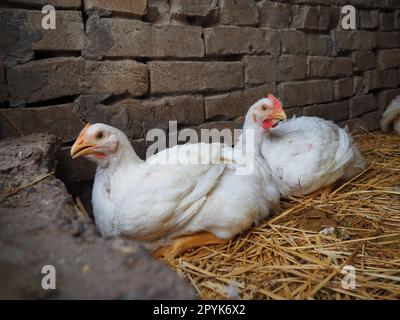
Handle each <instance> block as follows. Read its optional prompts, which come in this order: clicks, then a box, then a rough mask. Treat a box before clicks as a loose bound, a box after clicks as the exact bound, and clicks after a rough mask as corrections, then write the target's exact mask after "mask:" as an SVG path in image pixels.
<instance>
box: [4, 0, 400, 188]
mask: <svg viewBox="0 0 400 320" xmlns="http://www.w3.org/2000/svg"><path fill="white" fill-rule="evenodd" d="M45 4H52V5H54V6H55V7H56V9H57V15H56V17H57V20H56V23H57V29H56V30H44V29H42V27H41V19H42V17H43V15H42V14H41V12H40V10H41V8H42V6H43V5H45ZM346 4H352V5H354V6H355V7H356V9H357V30H354V31H344V30H341V29H340V8H341V6H343V5H346ZM0 30H1V33H0V108H1V109H0V136H1V137H7V136H14V135H20V134H28V133H31V132H35V131H46V132H50V133H54V134H56V135H58V136H60V137H62V139H63V142H64V144H65V147H64V148H63V153H62V155H61V158H60V163H61V164H60V165H61V166H62V168H63V170H62V171H63V172H65V173H66V174H65V175H66V180H68V179H69V180H71V181H76V180H80V179H86V178H89V177H91V175H92V172H91V171H90V170H86V167H85V166H87V162H79V161H77V162H74V163H71V161H70V159H69V156H68V152H69V147H68V145H70V144H71V143H72V141H73V140H74V138H75V137H76V135H77V134H78V132H79V131H80V129H81V128H82V125H83V123H84V122H86V121H89V122H92V123H94V122H106V123H109V124H111V125H113V126H116V127H118V128H120V129H122V130H124V131H125V132H126V133H127V135H128V136H129V138H130V139H131V140H132V142H133V144H134V146H135V147H136V149H137V150H138V153H139V154H141V155H142V156H143V154H144V150H145V147H146V143H145V141H144V137H145V134H146V132H147V131H148V130H149V129H151V128H155V127H157V128H165V130H167V127H168V121H169V120H177V121H178V123H179V129H182V128H185V127H192V128H198V129H199V128H213V127H215V128H218V129H222V128H229V129H233V128H239V127H240V126H241V125H242V121H243V115H244V114H245V113H246V110H247V108H248V107H249V106H250V105H251V104H252V103H253V102H255V101H256V100H258V99H259V98H261V97H263V96H264V95H265V94H266V93H268V92H273V93H275V94H277V95H279V97H280V98H281V99H282V100H283V102H284V104H285V107H286V109H287V110H288V114H289V115H292V114H296V115H302V114H304V115H317V116H320V117H323V118H326V119H331V120H334V121H336V122H338V123H340V124H348V125H349V126H350V127H351V128H353V129H354V128H357V127H360V126H363V127H364V128H366V129H368V130H374V129H377V128H378V123H379V121H378V120H379V116H380V113H381V112H382V110H383V109H384V107H385V106H386V105H387V104H388V102H389V101H390V100H391V99H392V98H393V97H394V96H396V95H398V94H400V71H399V68H400V1H399V0H287V1H283V0H276V1H268V0H261V1H260V0H259V1H256V0H169V1H168V0H134V1H133V0H113V1H107V0H82V1H81V0H53V1H51V0H2V2H1V4H0Z"/></svg>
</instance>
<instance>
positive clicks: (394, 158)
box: [172, 133, 400, 299]
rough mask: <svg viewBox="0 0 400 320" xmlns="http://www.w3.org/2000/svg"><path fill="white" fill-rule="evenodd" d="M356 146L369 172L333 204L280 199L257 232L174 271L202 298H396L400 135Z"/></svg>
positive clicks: (190, 258)
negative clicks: (278, 209)
mask: <svg viewBox="0 0 400 320" xmlns="http://www.w3.org/2000/svg"><path fill="white" fill-rule="evenodd" d="M356 142H357V144H358V145H359V147H360V149H361V151H362V153H363V154H364V156H365V157H366V159H367V161H368V162H369V163H368V169H367V170H366V171H365V172H364V173H363V174H361V175H360V176H359V177H357V178H356V179H353V180H352V181H350V182H348V183H346V184H345V185H342V186H339V187H338V188H337V189H336V190H334V191H333V192H332V193H331V194H330V196H329V197H328V199H325V200H322V199H320V198H316V199H311V198H309V197H303V198H296V199H291V200H289V201H283V202H282V207H283V208H282V211H281V213H279V214H278V215H276V216H275V217H272V218H270V219H268V220H267V221H265V222H264V223H263V224H262V225H260V226H259V227H256V228H253V229H252V230H250V231H248V232H247V233H245V234H243V235H241V236H240V237H237V238H236V239H234V240H232V241H230V242H229V243H228V244H226V245H219V246H209V247H201V248H199V249H197V250H194V251H192V252H189V253H186V254H184V255H183V256H181V257H179V258H177V259H175V261H174V265H173V266H172V268H174V269H175V270H176V271H177V272H178V273H179V274H182V275H183V276H184V277H186V278H187V279H188V280H189V281H190V282H191V283H192V284H193V286H194V287H195V289H196V290H197V292H198V294H199V296H200V297H201V298H204V299H224V298H239V299H399V298H400V137H398V136H394V135H383V134H379V133H366V134H364V135H362V136H359V137H357V138H356ZM321 231H322V232H321ZM344 266H350V267H349V268H350V269H351V268H354V269H353V270H354V271H355V283H354V282H351V280H352V279H354V277H353V273H350V274H347V273H346V272H344V270H343V267H344ZM346 268H348V267H346ZM346 268H345V270H349V269H346ZM349 271H350V272H352V270H349ZM342 272H343V274H342ZM343 282H344V283H343ZM346 284H349V285H350V286H352V285H353V284H355V286H356V287H355V288H353V289H352V288H351V287H350V288H349V287H348V286H346Z"/></svg>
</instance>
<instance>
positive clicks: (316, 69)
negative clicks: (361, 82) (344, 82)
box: [308, 56, 353, 78]
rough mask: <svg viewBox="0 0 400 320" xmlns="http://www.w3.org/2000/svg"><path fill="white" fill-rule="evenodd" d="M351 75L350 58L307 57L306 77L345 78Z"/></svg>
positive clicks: (351, 64)
mask: <svg viewBox="0 0 400 320" xmlns="http://www.w3.org/2000/svg"><path fill="white" fill-rule="evenodd" d="M352 74H353V62H352V60H351V59H350V58H328V57H312V56H311V57H308V75H309V76H311V77H319V78H326V77H345V76H350V75H352Z"/></svg>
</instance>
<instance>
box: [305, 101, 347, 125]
mask: <svg viewBox="0 0 400 320" xmlns="http://www.w3.org/2000/svg"><path fill="white" fill-rule="evenodd" d="M304 115H305V116H314V117H320V118H323V119H327V120H332V121H340V120H345V119H347V118H348V117H349V102H348V101H340V102H332V103H326V104H319V105H313V106H309V107H305V108H304Z"/></svg>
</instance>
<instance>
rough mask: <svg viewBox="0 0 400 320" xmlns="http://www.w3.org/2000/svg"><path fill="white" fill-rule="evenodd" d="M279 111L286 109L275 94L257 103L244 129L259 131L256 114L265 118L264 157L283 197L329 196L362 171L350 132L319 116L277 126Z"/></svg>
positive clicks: (362, 161) (361, 163)
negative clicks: (341, 182)
mask: <svg viewBox="0 0 400 320" xmlns="http://www.w3.org/2000/svg"><path fill="white" fill-rule="evenodd" d="M276 110H282V104H281V102H280V101H279V100H278V99H277V98H275V97H274V96H273V95H268V98H265V99H261V100H259V101H257V102H256V103H255V104H254V105H252V106H251V107H250V109H249V111H248V113H247V115H246V118H245V123H244V127H243V129H249V128H253V129H255V130H256V129H257V127H259V126H260V124H259V122H256V121H254V119H255V117H256V115H260V114H263V115H264V119H265V121H263V123H262V127H263V128H264V139H263V141H262V143H261V145H260V154H261V155H262V156H263V158H264V159H265V160H266V162H267V164H268V165H269V167H270V168H271V172H272V175H273V177H274V178H275V180H276V181H277V182H278V184H279V189H280V192H281V194H282V195H284V196H289V195H306V194H310V193H313V192H320V193H322V195H323V196H326V195H327V194H328V193H329V192H330V187H331V185H332V184H333V183H334V182H336V181H338V180H340V179H343V180H348V179H351V178H352V177H354V176H355V175H357V174H359V173H360V172H362V170H363V169H364V166H365V164H364V159H363V157H362V155H361V153H360V152H359V150H358V148H357V147H356V146H355V145H354V144H353V140H352V137H351V135H350V133H349V132H348V130H347V129H346V130H345V129H342V128H340V127H339V126H337V125H336V124H334V123H332V122H330V121H326V120H324V119H321V118H317V117H299V118H292V119H290V120H287V121H284V122H281V123H280V124H279V125H278V126H276V125H277V120H279V119H276V118H274V117H273V116H272V117H271V114H273V113H276ZM278 114H279V113H278ZM239 143H240V141H239Z"/></svg>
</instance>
